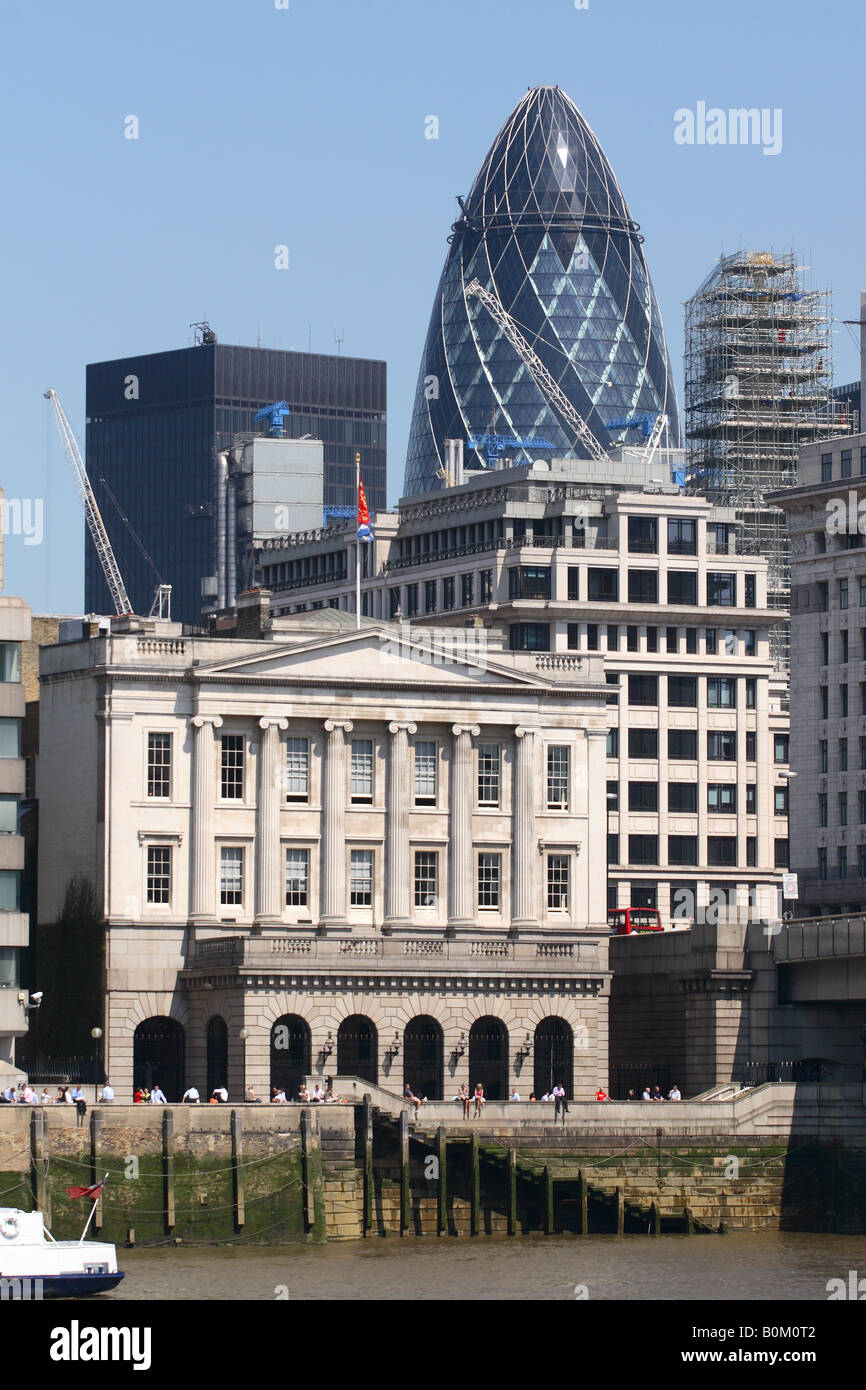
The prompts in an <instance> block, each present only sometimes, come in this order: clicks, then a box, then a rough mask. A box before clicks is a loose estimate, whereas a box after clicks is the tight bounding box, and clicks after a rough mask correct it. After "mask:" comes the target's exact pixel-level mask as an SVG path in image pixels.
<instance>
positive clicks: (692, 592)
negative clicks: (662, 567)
mask: <svg viewBox="0 0 866 1390" xmlns="http://www.w3.org/2000/svg"><path fill="white" fill-rule="evenodd" d="M697 601H698V574H697V570H670V571H669V572H668V603H681V604H688V605H689V606H690V607H692V608H693V607H694V606H695V604H696V603H697Z"/></svg>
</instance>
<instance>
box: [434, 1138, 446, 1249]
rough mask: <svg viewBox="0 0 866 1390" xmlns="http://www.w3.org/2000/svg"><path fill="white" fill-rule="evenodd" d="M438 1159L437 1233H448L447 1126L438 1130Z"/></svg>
mask: <svg viewBox="0 0 866 1390" xmlns="http://www.w3.org/2000/svg"><path fill="white" fill-rule="evenodd" d="M436 1161H437V1164H438V1166H439V1189H438V1191H437V1193H436V1234H437V1235H438V1236H444V1235H447V1234H448V1140H447V1139H446V1137H445V1126H444V1125H440V1126H439V1128H438V1129H437V1131H436Z"/></svg>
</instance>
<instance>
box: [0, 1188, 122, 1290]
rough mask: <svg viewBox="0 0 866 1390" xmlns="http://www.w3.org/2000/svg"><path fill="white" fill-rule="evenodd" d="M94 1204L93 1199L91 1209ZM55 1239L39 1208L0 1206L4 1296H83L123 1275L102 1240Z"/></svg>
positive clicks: (0, 1277) (113, 1283)
mask: <svg viewBox="0 0 866 1390" xmlns="http://www.w3.org/2000/svg"><path fill="white" fill-rule="evenodd" d="M95 1206H96V1203H95V1202H94V1208H95ZM92 1216H93V1211H91V1213H90V1217H89V1218H88V1221H87V1226H85V1228H84V1233H83V1234H82V1236H81V1239H80V1240H55V1239H54V1237H53V1235H52V1234H51V1232H50V1231H49V1230H48V1228H47V1227H46V1225H45V1221H44V1219H43V1216H42V1212H41V1211H19V1210H18V1208H17V1207H0V1290H2V1296H3V1297H4V1298H10V1297H11V1298H13V1299H14V1298H23V1299H30V1298H33V1299H40V1298H86V1297H88V1296H89V1295H90V1294H94V1293H106V1292H107V1290H108V1289H113V1288H116V1287H117V1285H118V1284H119V1283H120V1281H121V1279H122V1278H123V1274H122V1273H121V1272H120V1271H119V1270H118V1268H117V1252H116V1250H115V1248H114V1246H113V1245H109V1244H108V1242H106V1241H97V1240H85V1236H86V1235H87V1228H88V1226H89V1225H90V1220H91V1218H92Z"/></svg>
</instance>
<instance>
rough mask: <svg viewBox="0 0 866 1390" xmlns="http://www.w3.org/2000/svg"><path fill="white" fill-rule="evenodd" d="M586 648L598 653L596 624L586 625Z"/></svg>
mask: <svg viewBox="0 0 866 1390" xmlns="http://www.w3.org/2000/svg"><path fill="white" fill-rule="evenodd" d="M586 646H587V650H588V651H591V652H597V651H598V623H587V625H586Z"/></svg>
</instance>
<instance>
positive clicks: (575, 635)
mask: <svg viewBox="0 0 866 1390" xmlns="http://www.w3.org/2000/svg"><path fill="white" fill-rule="evenodd" d="M579 639H580V625H579V624H578V623H566V624H565V640H566V643H567V644H568V650H569V651H570V652H576V651H577V649H578V647H579V646H580V640H579Z"/></svg>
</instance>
